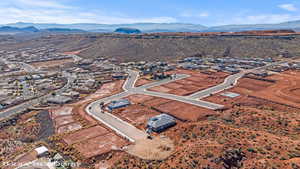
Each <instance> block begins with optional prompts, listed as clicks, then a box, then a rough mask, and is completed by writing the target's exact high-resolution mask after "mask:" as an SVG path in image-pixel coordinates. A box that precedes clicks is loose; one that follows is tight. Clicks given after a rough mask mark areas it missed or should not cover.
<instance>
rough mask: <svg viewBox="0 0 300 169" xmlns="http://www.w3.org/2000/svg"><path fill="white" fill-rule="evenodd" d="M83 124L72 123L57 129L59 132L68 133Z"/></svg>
mask: <svg viewBox="0 0 300 169" xmlns="http://www.w3.org/2000/svg"><path fill="white" fill-rule="evenodd" d="M81 127H82V126H81V125H80V124H79V123H70V124H68V125H65V126H59V127H58V128H57V129H56V130H57V133H58V134H62V133H67V132H70V131H75V130H79V129H81Z"/></svg>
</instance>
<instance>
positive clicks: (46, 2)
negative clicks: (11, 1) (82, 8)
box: [16, 0, 72, 9]
mask: <svg viewBox="0 0 300 169" xmlns="http://www.w3.org/2000/svg"><path fill="white" fill-rule="evenodd" d="M16 2H17V3H19V4H20V5H26V6H28V7H31V8H33V7H42V8H56V9H69V8H72V7H71V6H67V5H64V4H61V3H59V2H58V1H53V0H52V1H51V0H16Z"/></svg>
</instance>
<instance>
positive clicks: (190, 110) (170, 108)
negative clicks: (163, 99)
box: [155, 101, 218, 121]
mask: <svg viewBox="0 0 300 169" xmlns="http://www.w3.org/2000/svg"><path fill="white" fill-rule="evenodd" d="M155 109H157V110H159V111H161V112H165V113H168V114H170V115H173V116H175V117H176V118H178V119H180V120H182V121H199V120H206V119H207V118H208V117H210V116H217V114H218V113H217V112H216V111H212V110H209V109H205V108H201V107H198V106H194V105H190V104H187V103H182V102H178V101H170V102H167V103H164V104H161V105H159V106H156V107H155Z"/></svg>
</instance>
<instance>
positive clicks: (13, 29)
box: [0, 26, 85, 34]
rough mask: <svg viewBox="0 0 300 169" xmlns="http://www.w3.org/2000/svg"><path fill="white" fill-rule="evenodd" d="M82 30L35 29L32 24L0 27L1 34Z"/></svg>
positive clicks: (75, 31) (78, 31)
mask: <svg viewBox="0 0 300 169" xmlns="http://www.w3.org/2000/svg"><path fill="white" fill-rule="evenodd" d="M82 32H85V31H84V30H80V29H68V28H49V29H37V28H36V27H34V26H28V27H22V28H19V27H12V26H2V27H0V33H1V34H22V33H82Z"/></svg>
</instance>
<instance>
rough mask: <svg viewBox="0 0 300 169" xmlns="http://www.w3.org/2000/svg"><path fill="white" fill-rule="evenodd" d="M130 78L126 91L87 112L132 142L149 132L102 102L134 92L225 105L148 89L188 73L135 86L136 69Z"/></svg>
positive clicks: (195, 103)
mask: <svg viewBox="0 0 300 169" xmlns="http://www.w3.org/2000/svg"><path fill="white" fill-rule="evenodd" d="M128 74H129V76H128V79H127V80H126V82H125V84H124V85H123V89H124V92H122V93H119V94H116V95H113V96H109V97H106V98H103V99H100V100H97V101H95V102H93V103H91V104H90V105H88V106H87V107H86V112H87V113H88V114H89V115H91V116H92V117H94V118H95V119H97V120H99V121H100V122H102V123H103V124H105V125H106V126H108V127H109V128H111V129H112V130H114V131H115V132H116V133H118V134H119V135H121V136H123V137H125V138H127V139H128V140H129V141H131V142H135V141H137V140H140V139H145V138H146V137H147V134H146V133H145V132H144V131H141V130H139V129H137V128H136V127H134V126H133V125H131V124H129V123H128V122H126V121H123V120H121V119H119V118H118V117H116V116H114V115H112V114H110V113H107V112H105V111H103V110H101V109H100V103H102V102H104V103H109V102H111V101H113V100H119V99H121V98H124V97H127V96H129V95H132V94H145V95H151V96H156V97H162V98H166V99H171V100H177V101H180V102H184V103H188V104H193V105H197V106H201V107H205V108H209V109H217V108H221V107H223V106H222V105H217V104H214V103H209V102H205V101H199V100H194V99H190V98H188V97H183V96H176V95H172V94H167V93H158V92H151V91H147V90H146V89H148V88H151V87H155V86H159V85H162V84H166V83H169V82H172V81H175V80H180V79H183V78H187V77H189V76H188V75H177V76H176V77H175V78H173V79H171V78H170V79H165V80H162V81H158V82H154V83H150V84H146V85H143V86H140V87H134V84H135V82H136V80H137V79H138V73H137V72H135V71H128Z"/></svg>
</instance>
